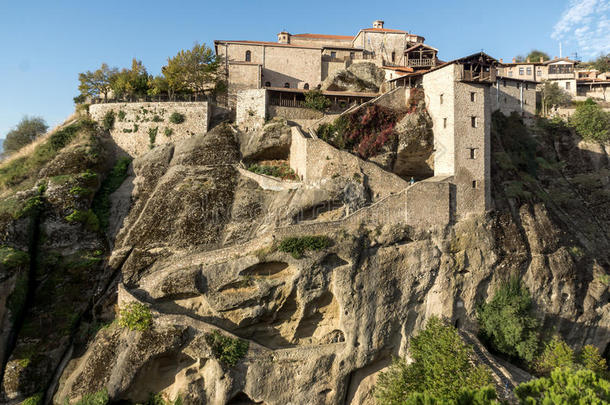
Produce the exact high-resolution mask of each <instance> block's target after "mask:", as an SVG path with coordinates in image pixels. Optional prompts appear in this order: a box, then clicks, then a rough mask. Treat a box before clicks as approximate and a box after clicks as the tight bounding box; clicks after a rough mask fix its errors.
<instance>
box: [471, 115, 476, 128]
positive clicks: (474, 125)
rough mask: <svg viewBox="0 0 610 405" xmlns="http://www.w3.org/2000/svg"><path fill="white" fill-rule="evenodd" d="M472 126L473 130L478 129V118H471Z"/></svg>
mask: <svg viewBox="0 0 610 405" xmlns="http://www.w3.org/2000/svg"><path fill="white" fill-rule="evenodd" d="M470 125H472V127H473V128H476V127H477V117H470Z"/></svg>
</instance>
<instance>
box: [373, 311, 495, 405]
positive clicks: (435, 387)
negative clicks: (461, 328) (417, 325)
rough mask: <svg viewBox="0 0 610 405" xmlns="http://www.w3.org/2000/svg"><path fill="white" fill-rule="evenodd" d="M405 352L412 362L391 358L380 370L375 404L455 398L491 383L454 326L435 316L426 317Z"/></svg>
mask: <svg viewBox="0 0 610 405" xmlns="http://www.w3.org/2000/svg"><path fill="white" fill-rule="evenodd" d="M409 355H410V357H411V358H412V359H413V362H412V363H410V364H407V362H406V361H405V360H404V359H395V360H394V362H393V364H392V365H391V366H390V368H389V369H388V371H386V372H382V373H380V375H379V378H378V380H377V385H376V386H375V398H376V399H377V401H378V403H380V404H385V405H405V404H415V403H418V402H417V401H416V399H417V398H418V397H419V398H422V397H421V396H422V395H423V396H427V397H430V398H434V399H435V400H436V401H457V400H458V398H460V397H461V396H462V395H465V392H464V390H471V391H478V390H480V389H483V388H485V387H487V386H489V385H490V384H491V381H492V380H491V375H490V373H489V371H488V370H487V368H486V367H484V366H480V365H478V366H475V365H473V364H472V363H471V361H470V358H471V356H472V348H471V347H470V346H468V345H466V344H465V343H464V342H462V339H461V338H460V336H459V334H458V332H457V329H455V328H454V327H452V326H450V325H447V324H445V323H444V322H443V321H441V320H440V319H439V318H436V317H432V318H430V320H429V321H428V323H427V325H426V327H425V328H424V329H423V330H422V331H421V332H419V334H418V335H417V336H414V337H413V338H412V339H411V344H410V347H409ZM492 391H493V389H492ZM494 394H495V393H494ZM473 395H474V394H473ZM412 396H415V397H412ZM414 401H415V402H414ZM443 403H444V402H443Z"/></svg>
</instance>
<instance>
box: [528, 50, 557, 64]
mask: <svg viewBox="0 0 610 405" xmlns="http://www.w3.org/2000/svg"><path fill="white" fill-rule="evenodd" d="M527 58H529V60H530V62H540V58H542V60H544V61H547V60H551V57H550V56H549V54H548V53H546V52H543V51H540V50H538V49H532V50H531V51H530V53H528V54H527Z"/></svg>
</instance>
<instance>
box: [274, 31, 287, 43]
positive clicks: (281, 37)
mask: <svg viewBox="0 0 610 405" xmlns="http://www.w3.org/2000/svg"><path fill="white" fill-rule="evenodd" d="M277 42H279V43H280V44H289V43H290V33H289V32H286V31H282V32H280V33H279V34H277Z"/></svg>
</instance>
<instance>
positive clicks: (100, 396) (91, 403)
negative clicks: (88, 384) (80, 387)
mask: <svg viewBox="0 0 610 405" xmlns="http://www.w3.org/2000/svg"><path fill="white" fill-rule="evenodd" d="M109 401H110V398H109V397H108V391H106V388H104V389H102V390H100V391H98V392H95V393H93V394H85V395H83V396H82V397H81V399H79V400H78V402H76V404H74V405H106V404H108V402H109Z"/></svg>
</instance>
